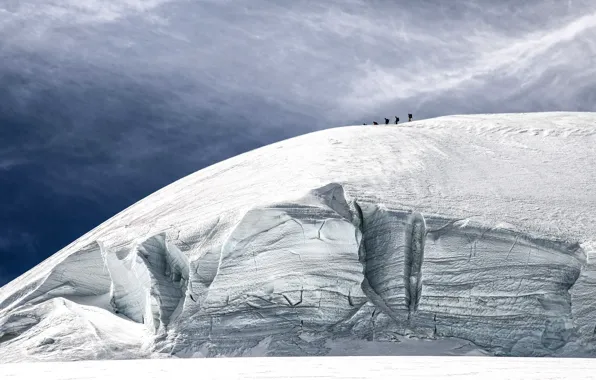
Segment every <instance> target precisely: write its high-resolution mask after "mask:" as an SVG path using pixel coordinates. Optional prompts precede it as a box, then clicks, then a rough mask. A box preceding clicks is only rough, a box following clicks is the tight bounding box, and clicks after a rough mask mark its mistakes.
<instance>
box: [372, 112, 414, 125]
mask: <svg viewBox="0 0 596 380" xmlns="http://www.w3.org/2000/svg"><path fill="white" fill-rule="evenodd" d="M408 121H412V114H411V113H409V114H408ZM397 123H399V117H397V116H396V117H395V124H397ZM385 124H389V119H387V118H385ZM362 125H366V123H362ZM373 125H379V123H377V122H376V121H373Z"/></svg>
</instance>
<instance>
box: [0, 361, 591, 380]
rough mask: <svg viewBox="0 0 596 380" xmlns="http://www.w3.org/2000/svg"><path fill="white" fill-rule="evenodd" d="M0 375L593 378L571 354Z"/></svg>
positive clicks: (81, 368)
mask: <svg viewBox="0 0 596 380" xmlns="http://www.w3.org/2000/svg"><path fill="white" fill-rule="evenodd" d="M0 371H1V372H0V373H2V378H3V379H7V380H13V379H15V380H16V379H19V380H20V379H44V380H66V379H69V380H71V379H72V380H75V379H81V380H82V379H87V380H93V379H97V380H104V379H109V380H119V379H130V378H131V377H135V378H140V379H147V380H151V379H156V380H158V379H159V380H162V379H180V378H185V377H187V376H188V375H189V374H192V373H200V374H201V379H207V380H234V379H243V380H244V379H254V380H257V379H288V380H291V379H317V380H327V379H328V380H342V379H346V380H348V379H349V380H358V379H367V380H370V379H395V378H403V379H432V380H435V379H474V380H477V379H479V378H482V379H498V380H501V379H523V380H533V379H536V380H543V379H549V380H558V379H596V375H595V374H594V373H596V361H595V360H593V359H577V358H576V359H570V358H462V357H446V356H443V357H359V358H354V357H326V358H321V357H302V358H297V357H294V358H258V359H256V358H214V359H179V360H144V361H139V360H121V361H80V362H74V363H18V364H4V365H0Z"/></svg>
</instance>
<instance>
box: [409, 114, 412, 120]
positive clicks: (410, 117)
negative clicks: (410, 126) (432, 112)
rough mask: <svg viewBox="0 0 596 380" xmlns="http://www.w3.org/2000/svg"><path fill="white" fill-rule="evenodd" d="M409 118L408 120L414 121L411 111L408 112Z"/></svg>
mask: <svg viewBox="0 0 596 380" xmlns="http://www.w3.org/2000/svg"><path fill="white" fill-rule="evenodd" d="M408 119H409V120H408V121H412V114H411V113H409V114H408Z"/></svg>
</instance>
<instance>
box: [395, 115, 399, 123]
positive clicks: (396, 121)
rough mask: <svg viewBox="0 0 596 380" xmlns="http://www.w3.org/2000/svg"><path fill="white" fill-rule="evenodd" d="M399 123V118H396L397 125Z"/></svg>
mask: <svg viewBox="0 0 596 380" xmlns="http://www.w3.org/2000/svg"><path fill="white" fill-rule="evenodd" d="M397 123H399V117H397V116H396V117H395V124H397Z"/></svg>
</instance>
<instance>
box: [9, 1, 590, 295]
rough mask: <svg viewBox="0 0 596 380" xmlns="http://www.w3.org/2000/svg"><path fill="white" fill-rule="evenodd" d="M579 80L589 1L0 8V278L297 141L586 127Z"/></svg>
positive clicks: (583, 86)
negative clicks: (362, 127)
mask: <svg viewBox="0 0 596 380" xmlns="http://www.w3.org/2000/svg"><path fill="white" fill-rule="evenodd" d="M594 62H596V6H594V4H593V2H592V1H591V0H590V1H583V0H582V1H558V0H557V1H554V0H540V1H538V0H528V1H523V2H520V1H513V0H509V1H500V2H496V1H488V0H486V1H464V0H459V1H442V0H433V1H431V0H426V1H416V2H414V1H405V0H404V1H391V2H390V1H380V0H379V1H373V0H370V1H354V0H352V1H325V2H312V1H291V2H280V1H273V0H271V1H265V0H244V1H241V0H238V1H222V0H219V1H208V0H201V1H193V2H187V1H182V0H147V1H142V2H141V1H133V0H118V1H116V0H94V1H79V0H61V1H54V0H50V1H40V0H19V1H16V0H8V1H5V2H3V3H2V4H0V199H2V201H1V202H0V238H3V239H4V241H5V244H3V245H2V244H0V263H2V264H0V266H3V267H4V271H5V272H4V273H6V274H5V276H8V277H13V276H14V275H16V274H18V273H19V272H22V271H23V270H25V269H27V268H29V267H31V266H32V265H34V264H35V263H36V262H38V261H40V260H41V259H42V258H44V257H45V256H47V255H50V254H52V253H54V252H55V251H56V250H57V249H59V248H61V247H62V246H64V245H66V244H67V243H69V242H70V241H72V240H73V239H75V238H77V237H78V236H79V235H80V234H82V233H84V232H86V231H88V230H89V229H91V228H93V227H94V226H95V225H97V224H98V223H100V222H102V221H103V220H105V219H106V218H109V217H110V216H112V215H113V214H115V213H116V212H118V211H120V210H121V209H123V208H124V207H126V206H128V205H130V204H131V203H133V202H135V201H137V200H139V199H140V198H142V197H143V196H145V195H148V194H149V193H151V192H153V191H155V190H157V189H159V188H160V187H162V186H164V185H166V184H168V183H170V182H172V181H174V180H176V179H178V178H180V177H182V176H184V175H186V174H190V173H192V172H194V171H196V170H198V169H200V168H202V167H205V166H207V165H210V164H212V163H214V162H217V161H220V160H222V159H225V158H228V157H230V156H233V155H236V154H238V153H241V152H244V151H246V150H249V149H253V148H256V147H258V146H261V145H264V144H267V143H270V142H273V141H277V140H280V139H283V138H286V137H290V136H294V135H297V134H302V133H306V132H309V131H313V130H317V129H321V128H327V127H331V126H339V125H345V124H352V123H357V124H359V123H362V122H363V121H366V122H370V121H371V120H372V118H376V119H380V118H381V117H382V116H385V115H387V116H388V117H391V116H393V115H396V114H397V115H398V116H399V115H402V116H405V115H406V113H408V112H414V114H415V117H416V118H423V117H430V116H437V115H443V114H454V113H479V112H510V111H553V110H570V111H573V110H578V111H591V110H592V111H593V110H594V109H595V108H596V107H595V104H596V103H595V100H596V68H595V67H596V65H595V64H594ZM2 231H10V233H8V232H6V233H4V234H2ZM22 236H30V237H31V239H30V240H27V239H25V240H23V239H22V238H21V237H22ZM6 241H9V243H6ZM27 241H29V242H33V241H34V242H35V245H34V247H35V249H34V252H35V254H31V251H30V250H29V249H30V248H31V247H30V246H29V247H28V246H27V244H28V243H27ZM0 277H1V276H0ZM0 284H2V282H0Z"/></svg>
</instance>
